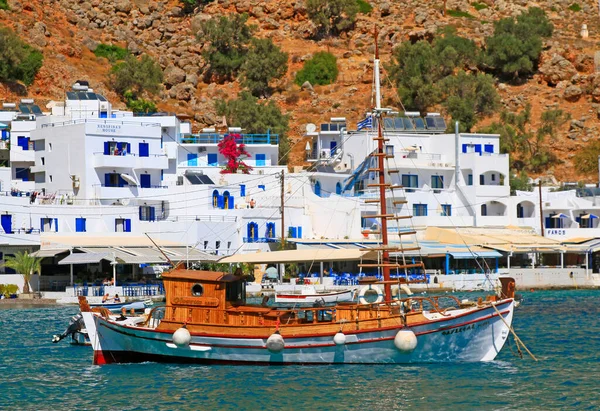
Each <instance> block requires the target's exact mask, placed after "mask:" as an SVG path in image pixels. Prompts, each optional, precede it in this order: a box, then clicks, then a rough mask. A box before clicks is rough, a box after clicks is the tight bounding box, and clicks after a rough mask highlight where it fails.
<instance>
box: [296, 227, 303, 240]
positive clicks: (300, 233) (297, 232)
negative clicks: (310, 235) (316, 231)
mask: <svg viewBox="0 0 600 411" xmlns="http://www.w3.org/2000/svg"><path fill="white" fill-rule="evenodd" d="M296 234H297V235H298V236H297V237H296V238H302V226H298V230H297V231H296Z"/></svg>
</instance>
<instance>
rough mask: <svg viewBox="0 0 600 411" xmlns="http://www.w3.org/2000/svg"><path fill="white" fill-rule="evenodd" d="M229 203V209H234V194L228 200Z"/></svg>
mask: <svg viewBox="0 0 600 411" xmlns="http://www.w3.org/2000/svg"><path fill="white" fill-rule="evenodd" d="M227 204H228V205H229V209H230V210H233V209H234V206H233V196H229V200H228V201H227Z"/></svg>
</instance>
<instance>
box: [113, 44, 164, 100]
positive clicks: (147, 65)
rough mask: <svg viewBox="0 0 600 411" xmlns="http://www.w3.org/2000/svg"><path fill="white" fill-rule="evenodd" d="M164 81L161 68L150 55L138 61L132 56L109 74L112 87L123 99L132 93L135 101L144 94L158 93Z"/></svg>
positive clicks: (118, 64) (114, 67) (116, 65)
mask: <svg viewBox="0 0 600 411" xmlns="http://www.w3.org/2000/svg"><path fill="white" fill-rule="evenodd" d="M162 81H163V73H162V70H161V69H160V66H159V65H158V64H157V63H156V62H155V61H154V60H152V58H151V57H149V56H148V55H143V56H142V57H141V58H140V59H138V58H136V57H135V56H133V55H131V54H130V55H128V56H127V57H126V58H125V61H123V62H121V63H117V64H115V65H114V66H113V68H112V69H111V71H110V73H109V84H110V85H111V87H112V88H113V89H114V90H115V91H116V92H117V93H118V94H120V95H121V96H123V97H125V93H127V92H128V91H129V92H131V93H132V95H133V97H134V99H137V96H140V95H142V94H144V93H149V94H154V93H157V92H158V91H159V89H160V85H161V83H162Z"/></svg>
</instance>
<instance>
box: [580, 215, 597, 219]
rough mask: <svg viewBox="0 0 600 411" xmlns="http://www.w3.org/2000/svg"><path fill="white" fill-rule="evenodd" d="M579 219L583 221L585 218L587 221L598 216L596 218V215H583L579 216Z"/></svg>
mask: <svg viewBox="0 0 600 411" xmlns="http://www.w3.org/2000/svg"><path fill="white" fill-rule="evenodd" d="M579 218H581V219H584V218H586V219H587V218H589V219H594V218H598V216H597V215H594V214H584V215H582V216H581V217H579Z"/></svg>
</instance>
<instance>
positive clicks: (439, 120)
mask: <svg viewBox="0 0 600 411" xmlns="http://www.w3.org/2000/svg"><path fill="white" fill-rule="evenodd" d="M434 119H435V126H436V128H438V129H439V130H446V121H444V118H443V117H434Z"/></svg>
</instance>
